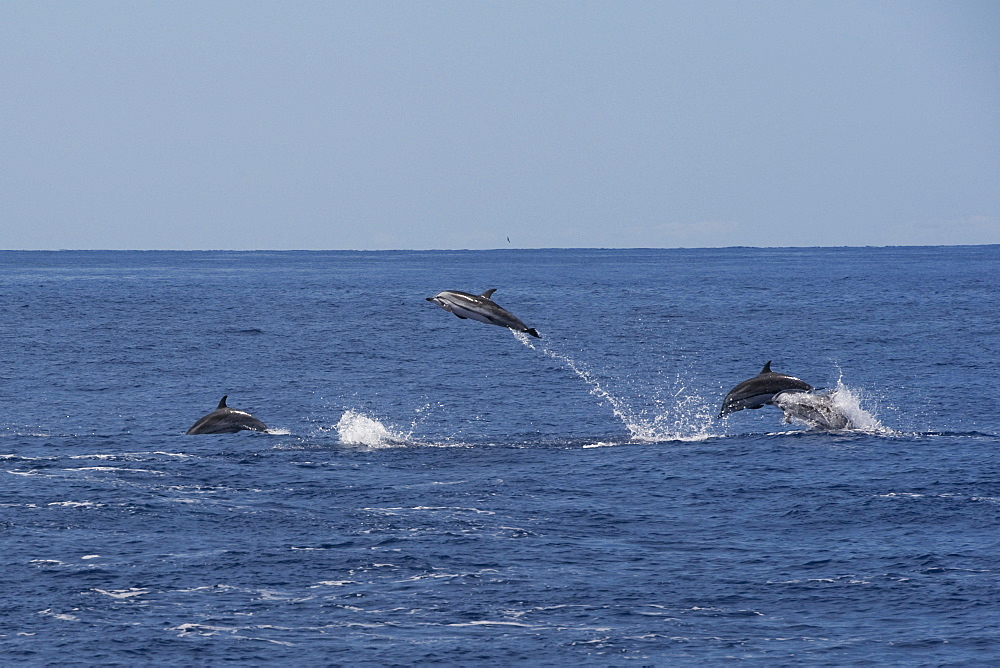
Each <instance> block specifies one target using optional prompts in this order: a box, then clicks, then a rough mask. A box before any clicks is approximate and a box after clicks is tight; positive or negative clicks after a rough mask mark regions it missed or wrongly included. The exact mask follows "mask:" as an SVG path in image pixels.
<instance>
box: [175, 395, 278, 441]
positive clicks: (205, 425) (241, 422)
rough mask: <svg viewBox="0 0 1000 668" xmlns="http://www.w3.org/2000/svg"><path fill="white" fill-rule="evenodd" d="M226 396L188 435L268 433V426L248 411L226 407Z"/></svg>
mask: <svg viewBox="0 0 1000 668" xmlns="http://www.w3.org/2000/svg"><path fill="white" fill-rule="evenodd" d="M228 397H229V395H224V396H223V397H222V400H221V401H219V405H218V406H217V407H216V409H215V410H214V411H212V412H211V413H209V414H208V415H205V416H204V417H202V418H200V419H199V420H198V421H197V422H195V423H194V424H193V425H192V426H191V428H190V429H188V431H187V433H188V434H235V433H236V432H238V431H244V430H249V431H267V426H266V425H265V424H264V423H263V422H261V421H260V420H258V419H257V418H255V417H254V416H252V415H250V414H249V413H247V412H246V411H241V410H237V409H235V408H230V407H229V406H227V405H226V399H227V398H228Z"/></svg>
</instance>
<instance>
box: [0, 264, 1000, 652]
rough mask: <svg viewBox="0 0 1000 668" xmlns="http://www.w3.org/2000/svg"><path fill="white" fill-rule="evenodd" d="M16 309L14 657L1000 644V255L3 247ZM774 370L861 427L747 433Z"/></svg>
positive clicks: (8, 553)
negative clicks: (520, 328)
mask: <svg viewBox="0 0 1000 668" xmlns="http://www.w3.org/2000/svg"><path fill="white" fill-rule="evenodd" d="M487 288H497V289H498V290H497V292H496V294H495V295H493V298H494V300H495V301H496V302H498V303H499V304H501V305H502V306H504V307H506V308H508V309H509V310H510V311H512V312H513V313H515V314H516V315H517V316H519V317H520V318H521V319H522V320H524V321H525V323H527V325H528V326H531V327H536V328H537V329H538V330H539V332H540V333H541V335H542V337H543V338H541V339H533V338H529V337H526V336H524V335H523V334H522V335H517V336H515V335H514V334H513V333H512V332H511V331H509V330H507V329H504V328H501V327H494V326H490V325H486V324H482V323H479V322H475V321H472V320H459V319H458V318H456V317H454V316H453V315H451V314H449V313H447V312H445V311H444V310H442V309H440V308H438V307H437V306H435V305H434V304H432V303H429V302H427V301H425V298H426V297H428V296H431V295H433V294H435V293H437V292H438V291H440V290H444V289H458V290H464V291H468V292H474V293H479V292H481V291H483V290H485V289H487ZM0 316H2V323H3V324H2V326H0V341H2V352H3V354H2V358H0V541H2V543H0V544H2V551H0V657H2V658H3V661H4V663H5V664H11V663H23V664H63V665H66V664H74V663H78V664H150V663H155V664H168V665H170V664H174V665H215V664H223V663H233V664H238V665H264V664H282V663H283V664H327V665H337V664H358V663H370V664H378V665H412V664H421V663H430V662H440V663H444V664H460V665H512V664H526V665H600V666H604V665H695V664H705V663H708V664H718V663H721V662H723V661H726V660H732V659H736V660H742V661H744V662H747V663H754V664H759V665H788V664H814V665H879V666H883V665H906V666H910V665H942V664H946V665H954V664H968V665H981V664H995V663H996V662H997V661H1000V399H998V396H1000V247H997V246H980V247H933V248H931V247H925V248H840V249H773V250H764V249H743V248H733V249H712V250H538V251H519V250H506V251H466V252H457V251H454V252H452V251H449V252H445V251H440V252H183V253H182V252H177V253H175V252H118V251H114V252H112V251H109V252H70V251H66V252H2V253H0ZM768 360H771V361H772V367H773V368H774V370H775V371H780V372H783V373H789V374H792V375H795V376H798V377H799V378H802V379H804V380H806V381H807V382H809V383H811V384H812V385H814V386H816V387H818V388H827V389H829V390H831V391H834V392H835V393H836V396H837V397H838V401H839V402H840V408H841V409H842V410H843V411H845V412H848V413H849V414H850V415H851V417H852V420H853V422H854V423H855V424H856V425H859V427H858V428H856V429H851V430H846V431H833V432H831V431H822V430H816V429H810V428H808V427H807V426H805V425H802V424H797V423H791V424H786V423H784V422H783V420H782V413H781V411H779V410H778V409H776V408H774V407H770V406H765V407H764V408H762V409H760V410H755V411H750V410H745V411H741V412H738V413H734V414H732V415H730V416H728V417H726V418H724V419H722V420H717V419H716V418H715V415H716V414H717V413H718V411H719V406H720V403H721V401H722V397H723V396H724V395H725V393H726V392H727V391H728V390H729V389H730V388H731V387H733V386H734V385H735V384H736V383H738V382H739V381H742V380H744V379H747V378H749V377H751V376H754V375H756V374H757V372H758V371H760V369H761V367H762V365H763V364H764V363H765V362H767V361H768ZM222 395H229V404H230V405H231V406H234V407H237V408H240V409H244V410H247V411H249V412H251V413H253V414H254V415H256V416H257V417H258V418H260V419H261V420H263V421H264V422H265V423H266V424H267V425H268V427H269V428H270V432H268V433H259V432H241V433H237V434H223V435H201V436H188V435H185V431H186V430H187V429H188V427H190V426H191V425H192V424H193V423H194V422H195V420H197V419H198V418H199V417H201V416H202V415H204V414H206V413H208V412H210V411H211V410H212V409H214V408H215V406H216V404H217V403H218V401H219V399H220V397H222Z"/></svg>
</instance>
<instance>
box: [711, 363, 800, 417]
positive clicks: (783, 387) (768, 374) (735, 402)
mask: <svg viewBox="0 0 1000 668" xmlns="http://www.w3.org/2000/svg"><path fill="white" fill-rule="evenodd" d="M812 389H813V387H812V385H810V384H809V383H807V382H805V381H804V380H801V379H799V378H796V377H794V376H786V375H785V374H783V373H775V372H774V371H771V362H770V361H768V363H767V364H765V365H764V368H763V369H761V371H760V373H759V374H757V375H756V376H754V377H753V378H750V379H748V380H744V381H743V382H742V383H740V384H738V385H737V386H736V387H734V388H733V389H731V390H729V392H728V394H726V398H725V399H723V400H722V410H721V411H719V417H720V418H721V417H723V416H726V415H729V414H730V413H735V412H736V411H740V410H743V409H744V408H750V409H755V408H760V407H761V406H764V405H766V404H769V403H771V400H772V399H774V397H775V395H777V394H780V393H781V392H808V391H810V390H812Z"/></svg>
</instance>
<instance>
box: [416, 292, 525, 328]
mask: <svg viewBox="0 0 1000 668" xmlns="http://www.w3.org/2000/svg"><path fill="white" fill-rule="evenodd" d="M496 291H497V289H496V288H491V289H489V290H487V291H486V292H484V293H483V294H481V295H474V294H472V293H471V292H462V291H461V290H442V291H441V292H439V293H437V294H436V295H434V296H433V297H427V301H429V302H433V303H435V304H437V305H438V306H440V307H441V308H443V309H444V310H445V311H448V312H449V313H451V314H453V315H455V316H457V317H459V318H461V319H463V320H467V319H468V320H478V321H479V322H484V323H486V324H487V325H497V326H498V327H507V328H508V329H512V330H514V331H515V332H524V333H526V334H530V335H531V336H534V337H537V338H542V336H541V334H539V333H538V331H536V330H535V328H534V327H528V326H527V325H525V324H524V323H523V322H521V319H520V318H518V317H517V316H516V315H514V314H513V313H511V312H510V311H508V310H507V309H505V308H503V307H502V306H500V305H499V304H497V303H496V302H494V301H493V300H492V299H490V297H491V296H492V295H493V293H494V292H496Z"/></svg>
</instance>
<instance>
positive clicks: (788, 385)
mask: <svg viewBox="0 0 1000 668" xmlns="http://www.w3.org/2000/svg"><path fill="white" fill-rule="evenodd" d="M768 404H770V405H773V406H777V407H778V408H780V409H781V412H782V413H784V415H785V422H791V421H792V420H793V419H794V420H797V421H799V422H804V423H805V424H807V425H809V426H810V427H812V428H813V429H825V430H837V429H852V428H854V424H853V423H852V421H851V418H850V417H849V416H848V415H847V414H845V413H844V411H843V410H841V409H840V408H838V407H837V405H836V404H835V402H834V400H833V393H831V392H829V391H826V392H819V391H814V389H813V386H812V385H810V384H809V383H807V382H805V381H804V380H802V379H800V378H796V377H795V376H788V375H785V374H783V373H776V372H774V371H771V362H770V361H769V362H768V363H767V364H765V365H764V368H763V369H761V370H760V373H759V374H757V375H756V376H754V377H753V378H749V379H747V380H744V381H743V382H742V383H739V384H738V385H736V387H734V388H733V389H731V390H729V392H728V393H727V394H726V397H725V399H723V400H722V410H720V411H719V417H720V418H721V417H725V416H726V415H729V414H730V413H735V412H736V411H741V410H743V409H744V408H750V409H756V408H761V407H763V406H766V405H768Z"/></svg>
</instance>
